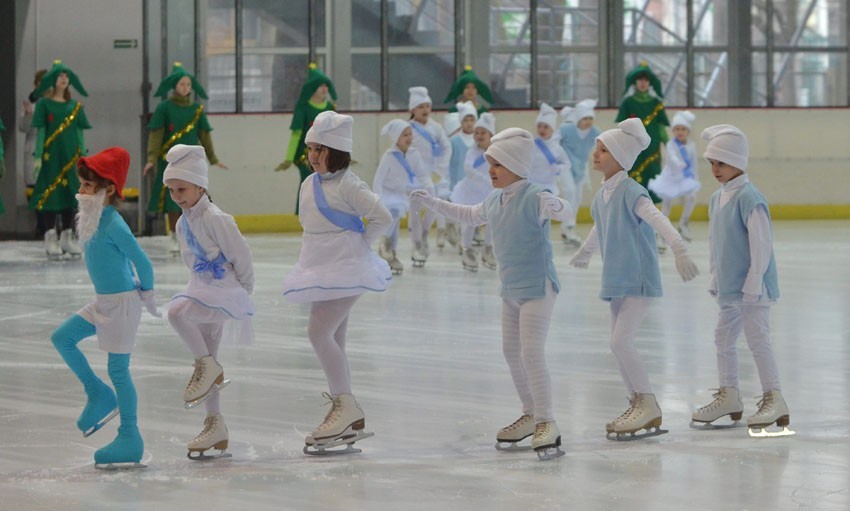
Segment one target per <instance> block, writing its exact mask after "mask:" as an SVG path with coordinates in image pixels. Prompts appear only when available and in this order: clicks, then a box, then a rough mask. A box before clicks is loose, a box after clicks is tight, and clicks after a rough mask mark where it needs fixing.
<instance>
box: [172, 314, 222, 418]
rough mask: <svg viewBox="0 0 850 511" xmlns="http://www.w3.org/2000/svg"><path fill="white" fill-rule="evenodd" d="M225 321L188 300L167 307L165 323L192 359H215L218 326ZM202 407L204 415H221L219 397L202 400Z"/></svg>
mask: <svg viewBox="0 0 850 511" xmlns="http://www.w3.org/2000/svg"><path fill="white" fill-rule="evenodd" d="M227 319H228V316H227V315H226V314H225V313H223V312H221V311H219V310H216V309H210V308H209V307H204V306H203V305H199V304H197V303H195V302H193V301H191V300H188V299H184V300H179V301H177V302H175V303H173V304H171V305H170V306H169V308H168V322H169V323H171V326H172V328H174V330H175V331H176V332H177V335H179V336H180V338H181V339H183V342H184V343H186V346H187V347H188V348H189V351H191V352H192V355H194V357H195V358H201V357H205V356H207V355H212V357H213V358H214V359H216V360H218V347H219V345H221V332H222V327H223V326H224V322H225V321H227ZM204 406H205V407H206V410H207V413H208V414H213V413H219V412H221V404H220V396H219V394H218V393H216V394H214V395H213V396H211V397H210V398H209V399H207V400H206V401H204Z"/></svg>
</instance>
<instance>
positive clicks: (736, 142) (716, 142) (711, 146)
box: [702, 124, 750, 170]
mask: <svg viewBox="0 0 850 511" xmlns="http://www.w3.org/2000/svg"><path fill="white" fill-rule="evenodd" d="M702 139H703V140H707V141H708V147H706V148H705V154H703V157H704V158H705V159H709V158H710V159H712V160H717V161H720V162H723V163H725V164H727V165H731V166H733V167H735V168H738V169H741V170H747V165H748V164H749V159H750V144H749V143H747V136H746V135H744V132H743V131H741V130H739V129H738V128H736V127H735V126H732V125H731V124H718V125H717V126H711V127H709V128H706V129H704V130H703V131H702Z"/></svg>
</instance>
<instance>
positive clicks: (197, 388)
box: [162, 144, 254, 459]
mask: <svg viewBox="0 0 850 511" xmlns="http://www.w3.org/2000/svg"><path fill="white" fill-rule="evenodd" d="M165 158H166V160H167V161H168V165H167V166H166V167H165V171H164V173H163V175H162V182H163V184H164V185H165V186H167V187H168V190H169V192H170V193H171V198H172V199H173V200H174V202H175V203H176V204H177V205H178V206H180V209H181V210H182V215H181V216H180V220H179V221H178V222H177V230H176V233H177V239H178V241H179V246H180V257H181V258H182V259H183V262H184V263H186V266H187V267H189V269H190V270H191V272H192V273H191V275H190V277H189V284H188V285H187V286H186V290H185V291H183V292H182V293H178V294H176V295H174V297H173V298H172V299H171V304H170V306H169V308H168V322H169V323H171V326H172V327H173V328H174V330H176V331H177V333H178V334H179V335H180V338H181V339H183V342H184V343H186V346H187V347H188V348H189V351H191V352H192V355H194V357H195V371H194V373H193V374H192V377H191V378H190V379H189V383H188V384H187V385H186V389H185V390H184V391H183V399H184V400H185V401H186V402H187V403H195V402H198V401H199V400H204V398H206V399H205V400H204V406H205V407H206V412H207V415H206V418H205V419H204V429H203V430H202V431H201V432H200V433H199V434H198V436H196V437H195V439H194V440H192V441H191V442H189V445H188V447H189V457H190V458H191V459H206V458H207V456H206V455H204V452H206V451H207V450H209V449H212V448H215V449H218V450H219V451H220V454H219V456H222V455H223V454H224V450H225V449H227V444H228V432H227V426H226V425H225V423H224V417H223V416H222V415H221V405H220V396H219V393H218V388H219V387H218V386H219V385H221V384H222V383H223V382H224V370H223V369H222V367H221V365H220V364H219V363H218V360H217V357H218V349H219V346H220V345H221V343H222V341H223V340H225V342H227V341H228V340H230V338H233V340H234V342H235V343H237V344H250V343H251V341H252V339H253V328H252V322H251V318H252V316H253V315H254V304H253V303H252V302H251V297H250V296H249V295H250V294H251V293H253V291H254V265H253V262H252V257H251V250H250V249H249V248H248V243H247V242H246V241H245V238H244V237H242V233H240V232H239V227H237V226H236V222H235V221H234V220H233V217H232V216H230V215H228V214H227V213H225V212H223V211H222V210H220V209H219V208H218V206H216V205H215V204H213V203H212V202H211V201H210V198H209V196H208V195H207V188H208V187H209V178H208V171H209V167H208V166H207V157H206V152H205V151H204V148H203V147H201V146H190V145H183V144H177V145H175V146H174V147H172V148H171V149H169V151H168V153H167V154H166V155H165Z"/></svg>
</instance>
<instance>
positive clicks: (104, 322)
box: [51, 147, 161, 468]
mask: <svg viewBox="0 0 850 511" xmlns="http://www.w3.org/2000/svg"><path fill="white" fill-rule="evenodd" d="M129 167H130V154H129V153H128V152H127V151H126V150H124V149H122V148H120V147H110V148H109V149H105V150H103V151H101V152H99V153H97V154H95V155H94V156H83V157H80V158H79V159H78V160H77V175H78V178H79V181H80V191H79V193H78V194H77V196H76V199H77V202H78V204H79V212H78V213H77V218H76V220H77V234H78V236H79V238H80V241H81V242H82V244H83V247H84V253H85V261H86V269H87V270H88V272H89V277H91V280H92V284H94V289H95V292H96V293H97V296H96V298H95V300H94V302H92V303H89V304H88V305H86V306H85V307H83V308H82V309H80V310H79V311H78V312H77V313H76V314H74V315H73V316H71V317H70V318H68V319H67V320H66V321H65V322H64V323H62V325H61V326H60V327H59V328H57V329H56V331H54V332H53V335H52V336H51V340H52V341H53V345H54V346H55V347H56V350H57V351H59V354H60V355H61V356H62V358H63V359H64V360H65V363H66V364H68V367H69V368H70V369H71V371H73V372H74V374H75V375H76V376H77V378H78V379H79V380H80V383H82V384H83V388H84V389H85V392H86V397H87V402H86V406H85V408H84V409H83V413H82V414H81V415H80V417H79V419H78V420H77V427H78V428H79V429H80V431H82V432H83V435H84V436H89V435H91V434H92V433H94V432H96V431H97V430H99V429H100V428H101V427H103V425H104V424H105V423H106V422H107V421H109V420H110V419H112V418H113V417H115V414H116V407H117V413H119V414H120V417H121V425H120V426H118V435H117V436H116V437H115V440H113V441H112V442H111V443H110V444H109V445H107V446H106V447H103V448H101V449H98V450H97V451H96V452H95V453H94V462H95V466H96V467H98V468H109V466H110V465H114V464H119V465H124V464H129V466H139V465H138V463H139V462H140V461H141V459H142V454H143V453H144V442H143V441H142V436H141V434H139V428H138V425H137V416H136V413H137V410H136V409H137V397H136V388H135V386H134V385H133V380H132V378H131V376H130V353H131V352H132V351H133V345H134V343H135V340H136V331H137V330H138V327H139V321H140V319H141V315H142V304H143V303H144V305H145V307H146V308H147V310H148V312H150V313H151V314H152V315H154V316H157V317H161V316H160V315H159V313H158V312H157V310H156V302H155V301H154V292H153V267H152V266H151V262H150V260H149V259H148V256H147V255H145V253H144V251H142V249H141V247H139V244H138V243H137V242H136V238H135V237H134V236H133V233H132V232H130V228H129V227H128V226H127V224H126V223H125V222H124V220H123V219H122V218H121V215H119V214H118V211H116V209H115V205H116V204H117V202H118V200H119V199H122V198H123V188H124V182H125V181H126V179H127V170H128V169H129ZM133 268H135V275H134V271H133ZM136 277H138V282H137V281H136ZM92 335H97V340H98V346H99V347H100V349H102V350H104V351H106V352H108V353H109V359H108V362H107V370H108V372H109V379H110V380H111V381H112V385H113V386H114V387H115V390H114V391H113V390H112V388H110V387H109V385H107V384H106V383H104V382H103V380H101V379H100V378H98V377H97V375H96V374H95V373H94V371H92V368H91V366H90V365H89V363H88V360H87V359H86V357H85V355H83V353H82V352H81V351H80V349H79V348H78V347H77V344H78V343H79V342H80V341H81V340H83V339H85V338H86V337H90V336H92Z"/></svg>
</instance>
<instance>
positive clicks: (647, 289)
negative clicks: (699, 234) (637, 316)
mask: <svg viewBox="0 0 850 511" xmlns="http://www.w3.org/2000/svg"><path fill="white" fill-rule="evenodd" d="M603 191H604V189H600V190H599V191H598V192H597V193H596V197H594V198H593V203H592V204H591V205H590V214H591V216H593V222H594V223H595V224H596V234H597V235H598V236H599V248H600V252H601V254H602V290H601V291H599V298H601V299H603V300H605V301H609V302H610V301H611V300H612V299H613V298H619V297H623V296H648V297H657V296H661V271H660V270H659V268H658V249H657V248H656V247H655V231H654V230H653V229H652V226H651V225H649V224H648V223H646V222H644V221H643V220H641V218H640V217H639V216H637V215H635V214H634V209H635V204H637V201H638V199H639V198H641V197H647V198H648V197H649V194H648V193H647V192H646V189H645V188H644V187H642V186H641V185H639V184H638V183H637V182H635V180H633V179H625V180H623V182H622V183H620V184H619V186H617V188H615V189H614V193H613V194H612V195H611V199H610V200H609V201H608V204H605V200H604V199H603V198H602V193H603Z"/></svg>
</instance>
